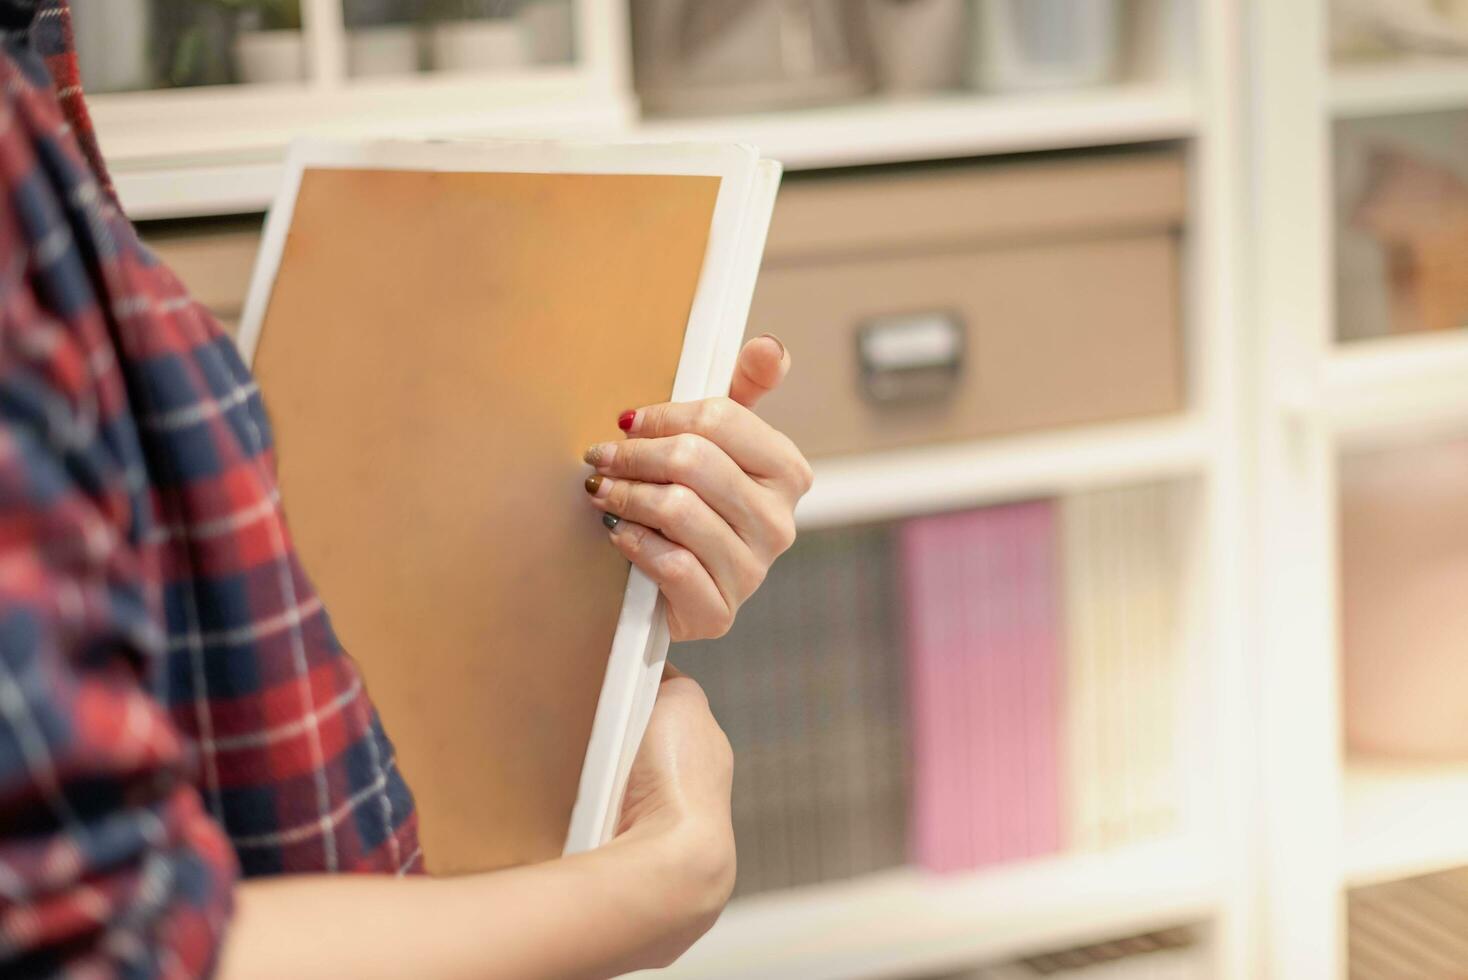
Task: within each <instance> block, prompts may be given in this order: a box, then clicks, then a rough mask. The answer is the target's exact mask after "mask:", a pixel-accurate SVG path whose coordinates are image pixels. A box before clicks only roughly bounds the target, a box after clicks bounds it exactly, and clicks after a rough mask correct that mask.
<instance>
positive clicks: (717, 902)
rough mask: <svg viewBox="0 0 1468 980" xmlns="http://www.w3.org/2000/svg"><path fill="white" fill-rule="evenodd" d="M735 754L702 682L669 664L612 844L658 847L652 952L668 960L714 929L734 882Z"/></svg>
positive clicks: (662, 962) (661, 962) (660, 962)
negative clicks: (658, 904)
mask: <svg viewBox="0 0 1468 980" xmlns="http://www.w3.org/2000/svg"><path fill="white" fill-rule="evenodd" d="M733 778H734V754H733V752H732V751H731V749H730V748H729V740H728V738H726V737H725V736H724V732H723V729H721V728H719V723H718V722H717V721H715V720H714V716H713V713H712V712H711V711H710V710H709V703H708V699H707V698H706V697H704V693H703V689H702V688H700V687H699V686H698V684H697V682H695V681H694V680H693V679H692V678H690V677H688V676H686V675H684V674H683V673H681V672H680V671H679V670H678V669H677V668H675V667H674V666H672V665H671V664H669V665H668V666H667V668H666V669H665V671H664V674H663V683H662V686H661V687H660V688H659V690H658V700H657V704H656V705H655V706H654V707H653V711H652V718H651V719H650V720H649V722H648V725H647V733H646V734H645V735H644V736H643V739H642V745H641V747H640V748H639V749H638V751H637V758H636V760H635V761H634V762H633V764H632V771H631V773H630V774H629V776H628V778H627V792H626V794H625V796H624V797H623V799H622V816H621V821H620V823H619V824H618V830H617V837H616V840H615V842H614V843H620V844H623V845H630V846H637V847H647V848H649V849H650V850H651V851H652V853H654V854H656V855H657V857H655V858H654V859H653V860H652V861H651V864H652V867H651V868H649V869H647V870H648V872H649V877H651V878H652V880H656V881H660V882H661V883H662V891H663V900H664V901H665V903H666V908H668V909H670V910H676V913H675V914H670V915H669V919H668V922H667V923H666V925H667V926H668V928H667V931H666V932H665V933H664V935H663V936H662V937H661V939H660V940H659V941H658V942H657V943H656V945H655V947H654V948H652V949H650V950H649V951H648V953H649V954H650V955H651V957H652V960H653V965H657V966H666V965H667V964H669V963H671V962H673V960H675V959H677V958H678V957H679V956H680V955H682V953H683V952H684V950H686V949H687V948H688V947H689V946H691V945H693V942H694V941H695V940H696V939H698V937H699V936H702V935H703V934H704V933H705V932H707V931H708V928H709V927H710V926H711V925H713V924H714V921H715V920H716V919H718V917H719V913H720V912H721V911H723V908H724V904H725V903H726V902H727V901H728V900H729V893H730V892H731V891H732V890H733V888H734V871H735V860H734V828H733V826H732V824H731V823H730V802H729V794H730V788H731V785H732V782H733Z"/></svg>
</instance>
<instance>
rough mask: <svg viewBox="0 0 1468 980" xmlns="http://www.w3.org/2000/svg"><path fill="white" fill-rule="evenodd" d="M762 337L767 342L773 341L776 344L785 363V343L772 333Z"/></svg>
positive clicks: (763, 334) (764, 334)
mask: <svg viewBox="0 0 1468 980" xmlns="http://www.w3.org/2000/svg"><path fill="white" fill-rule="evenodd" d="M760 336H761V337H763V338H765V339H766V340H773V341H774V342H775V346H776V347H778V348H780V359H781V360H782V361H783V360H784V359H785V342H784V341H783V340H781V339H780V338H779V337H776V336H775V335H774V334H772V333H762V334H760Z"/></svg>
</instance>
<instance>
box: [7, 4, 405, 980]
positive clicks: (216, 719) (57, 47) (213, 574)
mask: <svg viewBox="0 0 1468 980" xmlns="http://www.w3.org/2000/svg"><path fill="white" fill-rule="evenodd" d="M70 42H71V30H70V21H69V14H68V10H67V8H66V5H65V0H29V2H25V0H0V86H3V92H0V189H3V191H4V193H5V202H4V206H3V207H0V973H3V974H4V975H6V976H15V975H23V976H44V975H65V976H127V977H151V976H160V975H161V976H195V975H199V974H203V973H207V972H208V971H209V970H210V969H211V967H212V965H213V964H214V962H215V958H216V955H217V951H218V949H219V945H220V942H221V937H222V934H223V930H224V927H225V923H226V920H227V917H228V914H229V911H230V907H231V891H232V888H233V885H234V882H235V880H236V878H237V876H238V875H239V874H240V873H243V874H245V875H260V874H283V873H290V872H310V871H377V872H396V873H404V872H407V871H417V870H421V856H420V854H419V851H418V847H417V832H416V828H417V824H416V817H415V814H414V810H413V801H412V797H411V796H410V794H409V792H408V789H407V787H406V785H405V784H404V783H403V780H402V778H401V777H400V776H399V774H398V772H397V770H396V768H395V766H394V755H393V749H392V745H391V744H390V743H389V742H388V740H387V738H386V737H385V736H384V734H383V732H382V729H381V727H380V725H379V723H378V721H377V717H376V715H375V713H374V711H373V709H372V707H371V704H370V703H369V701H368V700H367V697H366V695H365V694H364V692H363V689H362V682H361V678H360V677H359V675H358V673H357V670H356V669H355V667H354V666H353V664H352V662H351V660H350V659H349V658H348V657H347V656H346V655H345V654H344V653H343V652H342V650H341V649H340V647H339V646H338V645H337V642H336V638H335V637H334V635H333V633H332V630H331V626H330V624H329V623H328V621H327V618H326V615H325V613H323V612H322V609H321V604H320V602H319V600H318V599H317V597H316V595H315V593H314V592H313V591H312V588H311V584H310V582H309V581H308V580H307V578H306V576H305V575H304V573H303V572H302V570H301V567H300V564H299V563H298V562H297V560H296V555H295V552H294V550H293V548H292V546H291V543H290V538H289V535H288V534H287V532H286V526H285V521H284V519H283V517H282V515H281V509H280V499H279V494H278V491H277V488H276V481H275V475H274V459H273V456H272V451H271V442H270V432H269V427H268V424H267V421H266V418H265V413H264V411H263V409H262V407H261V404H260V398H259V392H258V390H257V389H256V387H255V385H254V383H253V382H252V381H251V379H250V376H249V373H248V371H247V370H246V368H245V366H244V365H243V364H242V363H241V361H240V359H239V357H238V355H237V354H236V352H235V349H234V346H233V344H232V343H231V342H230V340H229V339H228V338H227V337H226V336H225V335H224V334H223V333H222V332H221V330H220V328H219V327H218V325H217V324H216V322H215V321H214V320H213V319H212V318H211V317H210V315H209V314H208V313H207V312H206V311H205V310H204V309H202V308H201V307H200V306H199V305H198V304H197V303H195V302H194V301H193V300H191V299H190V298H189V296H188V295H187V294H186V293H185V291H184V288H183V286H182V285H180V283H179V282H178V280H177V279H175V278H174V277H173V276H172V275H171V274H170V273H169V272H168V270H167V269H165V268H163V267H162V266H160V265H159V264H158V262H157V260H156V259H154V258H153V257H152V256H151V254H150V253H149V252H148V251H147V249H146V248H145V247H144V246H143V245H142V244H140V242H139V240H138V237H137V235H136V233H135V232H134V230H133V228H132V227H131V226H130V225H129V224H128V222H127V220H126V219H125V218H124V217H123V215H122V214H121V212H120V211H119V209H118V206H117V202H116V199H115V197H114V196H113V193H112V190H111V186H110V183H109V182H108V179H107V176H106V173H105V171H104V170H103V168H102V166H101V163H100V160H99V158H98V155H97V150H96V144H95V141H94V139H93V136H92V132H91V128H90V125H89V123H88V121H87V116H86V110H85V107H84V104H83V102H82V98H81V92H80V89H79V87H78V84H77V83H78V75H77V69H76V61H75V58H74V55H73V53H72V48H71V43H70Z"/></svg>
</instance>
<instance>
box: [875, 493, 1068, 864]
mask: <svg viewBox="0 0 1468 980" xmlns="http://www.w3.org/2000/svg"><path fill="white" fill-rule="evenodd" d="M1056 530H1057V529H1056V517H1055V510H1054V507H1053V505H1052V504H1050V503H1048V502H1035V503H1022V504H1011V505H1006V506H1002V507H990V508H987V509H984V510H976V511H970V512H966V513H957V514H943V515H938V516H934V517H924V518H919V519H916V520H912V521H908V522H906V523H905V524H904V525H903V526H902V528H901V530H900V534H899V539H900V546H899V555H900V563H901V568H902V578H903V583H904V594H905V596H906V604H907V617H906V618H907V658H908V677H909V682H908V688H909V692H910V701H911V709H910V715H911V718H912V744H913V749H912V755H913V763H912V766H913V771H912V800H911V807H912V811H911V812H912V817H911V841H912V859H913V861H914V862H915V863H917V864H919V865H921V866H922V867H924V868H927V869H929V870H932V871H939V872H947V871H959V870H964V869H970V868H977V867H982V866H986V865H992V864H996V863H1000V862H1003V861H1011V860H1016V859H1019V858H1025V857H1032V856H1037V855H1041V854H1048V853H1052V852H1054V851H1056V850H1058V849H1059V847H1060V769H1059V765H1058V762H1059V754H1060V753H1059V744H1058V741H1059V703H1060V695H1061V691H1060V668H1061V665H1060V632H1059V622H1058V618H1057V617H1058V615H1059V602H1060V595H1059V590H1060V582H1059V575H1060V570H1059V568H1058V567H1057V562H1058V555H1057V553H1056V552H1057V548H1058V543H1057V541H1056Z"/></svg>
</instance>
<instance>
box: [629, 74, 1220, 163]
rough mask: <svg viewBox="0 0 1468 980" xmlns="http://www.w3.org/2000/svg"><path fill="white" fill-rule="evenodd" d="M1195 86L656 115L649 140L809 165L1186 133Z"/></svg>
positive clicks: (640, 131)
mask: <svg viewBox="0 0 1468 980" xmlns="http://www.w3.org/2000/svg"><path fill="white" fill-rule="evenodd" d="M1196 115H1197V110H1196V106H1195V105H1194V101H1193V98H1192V95H1191V93H1190V92H1189V91H1188V90H1187V89H1185V88H1183V87H1181V86H1174V85H1117V86H1112V87H1107V88H1098V89H1092V90H1087V91H1078V92H1054V93H1030V94H1018V95H1003V96H996V95H981V94H976V93H966V94H958V93H955V94H951V95H937V96H930V97H927V98H919V99H884V100H872V101H869V102H863V103H858V104H853V105H846V106H834V107H831V108H825V109H810V110H804V111H790V112H776V113H766V114H762V115H748V116H730V117H728V118H722V119H700V120H696V121H693V120H688V121H683V120H651V121H646V122H643V123H641V124H639V126H638V127H637V135H638V136H639V137H647V138H649V139H696V140H736V141H741V142H749V143H755V144H757V145H758V146H759V147H760V149H761V151H762V152H763V153H764V154H765V155H766V156H768V157H771V158H772V159H776V160H780V161H781V162H783V163H784V164H785V165H786V166H787V167H790V168H792V169H797V170H802V169H811V168H817V167H846V166H859V165H862V164H873V163H894V162H900V161H907V160H931V159H940V158H944V157H948V158H952V157H964V156H978V155H981V154H991V153H1015V152H1020V151H1025V150H1051V149H1063V148H1069V147H1080V146H1105V145H1111V144H1122V143H1139V142H1146V141H1150V140H1168V139H1179V138H1182V137H1185V136H1189V135H1191V134H1192V132H1193V129H1194V125H1195V122H1196Z"/></svg>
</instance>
